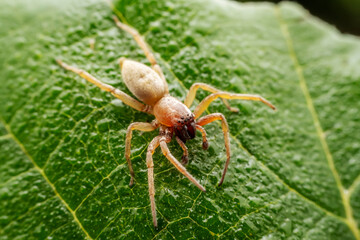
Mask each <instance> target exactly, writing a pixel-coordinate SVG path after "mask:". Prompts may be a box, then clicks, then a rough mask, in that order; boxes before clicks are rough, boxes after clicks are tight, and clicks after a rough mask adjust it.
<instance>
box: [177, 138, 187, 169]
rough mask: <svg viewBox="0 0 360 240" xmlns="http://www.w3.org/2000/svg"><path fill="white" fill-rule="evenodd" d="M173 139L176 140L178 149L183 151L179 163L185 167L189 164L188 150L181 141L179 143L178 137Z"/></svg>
mask: <svg viewBox="0 0 360 240" xmlns="http://www.w3.org/2000/svg"><path fill="white" fill-rule="evenodd" d="M175 139H176V141H177V143H178V144H179V145H180V147H181V148H182V150H183V151H184V153H183V156H182V158H181V160H182V161H181V163H182V164H183V165H186V164H187V163H188V162H189V157H188V156H189V153H188V148H187V147H186V145H185V143H184V142H183V141H181V139H180V138H179V137H178V136H176V137H175Z"/></svg>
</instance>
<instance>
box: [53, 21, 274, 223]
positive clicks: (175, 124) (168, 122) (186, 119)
mask: <svg viewBox="0 0 360 240" xmlns="http://www.w3.org/2000/svg"><path fill="white" fill-rule="evenodd" d="M114 20H115V22H116V24H117V26H119V27H120V28H122V29H124V30H125V31H127V32H129V33H130V34H131V35H133V37H134V38H135V40H136V41H137V43H138V44H139V46H140V47H141V48H142V49H143V50H144V53H145V55H146V57H147V59H148V60H149V62H150V63H151V66H152V67H151V68H150V67H148V66H146V65H144V64H142V63H139V62H135V61H132V60H128V59H125V58H121V59H120V61H119V64H120V67H121V71H122V78H123V81H124V82H125V84H126V86H127V87H128V88H129V90H130V91H131V92H132V93H133V94H134V95H135V96H136V97H137V98H138V99H139V100H141V101H142V102H143V103H145V104H143V103H141V102H139V101H138V100H136V99H135V98H133V97H131V96H129V95H127V94H126V93H124V92H122V91H121V90H119V89H116V88H114V87H113V86H110V85H108V84H105V83H103V82H101V81H99V80H97V79H96V78H95V77H93V76H92V75H90V74H89V73H87V72H85V71H83V70H81V69H78V68H76V67H72V66H69V65H67V64H65V63H63V62H62V61H61V60H57V62H58V63H59V64H60V65H61V66H62V67H63V68H65V69H67V70H70V71H73V72H75V73H77V74H79V75H80V76H81V77H83V78H84V79H86V80H87V81H89V82H91V83H93V84H95V85H96V86H98V87H99V88H101V89H103V90H105V91H107V92H110V93H111V94H112V95H114V96H115V97H117V98H119V99H121V100H122V101H123V102H124V103H125V104H127V105H128V106H130V107H132V108H134V109H136V110H139V111H142V112H145V113H149V114H153V115H154V116H155V120H154V121H153V122H152V123H145V122H134V123H132V124H130V126H129V127H128V129H127V132H126V140H125V158H126V160H127V162H128V166H129V170H130V186H132V185H133V184H134V176H135V174H134V170H133V168H132V164H131V159H130V152H131V151H130V146H131V138H132V131H133V130H140V131H145V132H149V131H153V130H155V129H158V128H159V130H160V134H159V136H156V137H155V138H154V139H153V140H152V141H151V142H150V144H149V146H148V149H147V154H146V164H147V167H148V182H149V196H150V205H151V213H152V217H153V223H154V226H155V227H157V219H156V206H155V186H154V163H153V158H152V155H153V154H154V152H155V149H156V148H157V147H159V146H160V148H161V151H162V153H163V154H164V155H165V156H166V158H167V159H169V161H170V162H171V163H172V164H174V166H175V167H176V169H178V170H179V171H180V172H181V173H182V174H184V176H186V177H187V178H188V179H189V180H190V181H191V182H192V183H194V184H195V185H196V186H197V187H198V188H199V189H200V190H201V191H204V192H205V188H204V187H203V186H202V185H201V184H200V183H199V182H198V181H197V180H196V179H195V178H194V177H193V176H192V175H191V174H190V173H189V172H188V171H187V170H186V168H185V167H184V166H183V165H182V164H181V163H180V162H179V161H178V160H176V158H175V157H174V156H173V155H172V154H171V152H170V150H169V148H168V147H167V143H169V142H170V141H171V140H172V139H173V134H175V139H176V141H177V142H178V144H179V145H180V146H181V148H182V149H183V150H184V154H183V157H182V160H183V161H182V163H183V164H186V163H187V162H188V151H187V147H186V146H185V142H186V141H187V140H189V139H193V138H194V137H195V134H196V130H199V131H200V132H201V135H202V138H203V149H207V148H208V146H209V145H208V142H207V138H206V131H205V129H204V128H203V126H205V125H207V124H209V123H211V122H213V121H215V120H220V121H221V127H222V131H223V133H224V141H225V149H226V163H225V167H224V170H223V173H222V176H221V180H220V182H219V186H220V185H221V184H222V183H223V181H224V178H225V175H226V171H227V168H228V166H229V163H230V140H229V128H228V124H227V122H226V119H225V117H224V115H223V114H221V113H212V114H209V115H207V116H203V117H200V116H201V114H202V113H203V112H204V111H205V110H206V108H207V107H208V106H209V104H210V103H211V102H212V101H214V100H215V99H217V98H222V100H223V101H224V103H225V105H226V107H227V108H228V109H229V110H231V111H236V109H234V108H231V107H230V105H229V104H228V102H227V100H225V99H242V100H254V101H261V102H263V103H265V104H266V105H268V106H269V107H271V108H273V109H275V107H274V106H273V105H272V104H271V103H270V102H269V101H267V100H266V99H264V98H262V97H261V96H258V95H252V94H236V93H228V92H222V91H220V90H218V89H216V88H214V87H212V86H210V85H207V84H204V83H195V84H193V85H192V86H191V88H190V90H189V93H188V95H187V96H186V98H185V101H184V103H182V102H180V101H179V100H178V99H176V98H174V97H172V96H170V94H169V90H168V85H167V83H166V80H165V77H164V74H163V72H162V70H161V68H160V66H159V65H158V64H157V62H156V60H155V58H154V56H153V54H152V53H151V52H150V50H149V48H148V47H147V45H146V43H145V41H144V40H143V38H142V37H141V36H140V35H139V33H138V32H137V31H136V30H135V29H133V28H131V27H129V26H128V25H125V24H123V23H121V22H120V21H119V20H118V19H117V18H116V17H114ZM199 88H201V89H203V90H206V91H209V92H211V93H212V94H210V95H209V96H208V97H206V98H205V99H204V100H203V101H202V102H201V103H200V104H199V105H198V106H197V107H196V108H195V110H194V112H193V113H192V112H191V111H190V109H189V107H190V106H191V104H192V103H193V101H194V99H195V95H196V91H197V89H199Z"/></svg>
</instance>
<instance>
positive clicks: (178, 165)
mask: <svg viewBox="0 0 360 240" xmlns="http://www.w3.org/2000/svg"><path fill="white" fill-rule="evenodd" d="M170 141H171V138H170V137H166V136H163V137H162V138H161V139H160V147H161V150H162V153H163V154H164V156H165V157H166V158H167V159H168V160H169V161H170V162H171V163H172V164H174V166H175V167H176V168H177V170H179V171H180V172H181V173H182V174H184V175H185V177H187V178H188V179H189V180H190V181H191V182H192V183H194V184H195V185H196V186H197V187H198V188H199V189H200V190H201V191H203V192H205V191H206V190H205V188H204V187H203V186H202V185H201V184H200V183H199V182H198V181H197V180H196V179H195V178H194V177H193V176H192V175H191V174H190V173H189V172H188V171H187V170H186V168H185V167H184V166H183V165H181V163H180V162H179V161H178V160H176V158H175V157H174V156H173V155H172V154H171V153H170V150H169V148H168V146H167V144H166V143H167V142H170Z"/></svg>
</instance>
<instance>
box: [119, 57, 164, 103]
mask: <svg viewBox="0 0 360 240" xmlns="http://www.w3.org/2000/svg"><path fill="white" fill-rule="evenodd" d="M120 64H121V72H122V77H123V80H124V82H125V84H126V86H127V87H128V89H129V90H130V91H131V92H132V93H133V94H134V95H135V96H136V97H137V98H138V99H139V100H141V101H142V102H144V103H145V104H147V105H151V106H153V105H155V103H156V102H157V101H159V100H160V99H161V98H162V97H163V96H164V95H166V94H168V91H167V84H166V82H165V81H163V80H162V79H161V78H160V76H159V75H158V74H157V73H156V72H155V71H154V70H152V69H151V68H150V67H148V66H146V65H144V64H142V63H139V62H135V61H132V60H128V59H124V60H123V61H122V62H121V63H120Z"/></svg>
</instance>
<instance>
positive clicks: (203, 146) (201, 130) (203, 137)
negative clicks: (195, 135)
mask: <svg viewBox="0 0 360 240" xmlns="http://www.w3.org/2000/svg"><path fill="white" fill-rule="evenodd" d="M196 129H197V130H199V131H200V132H201V135H202V139H203V144H202V148H203V149H204V150H206V149H208V148H209V143H208V140H207V138H206V131H205V129H204V128H203V127H202V126H200V125H196Z"/></svg>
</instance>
